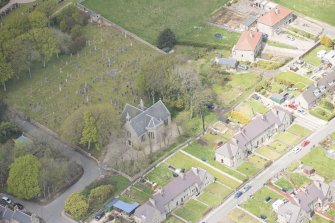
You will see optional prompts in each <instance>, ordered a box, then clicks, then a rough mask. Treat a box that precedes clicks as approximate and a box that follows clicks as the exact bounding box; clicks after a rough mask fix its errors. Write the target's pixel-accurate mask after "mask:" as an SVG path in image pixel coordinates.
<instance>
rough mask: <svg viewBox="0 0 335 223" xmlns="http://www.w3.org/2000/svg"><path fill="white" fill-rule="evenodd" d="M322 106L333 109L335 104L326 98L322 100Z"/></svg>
mask: <svg viewBox="0 0 335 223" xmlns="http://www.w3.org/2000/svg"><path fill="white" fill-rule="evenodd" d="M321 106H322V107H324V108H325V109H328V110H333V109H334V105H333V104H332V103H331V102H329V101H326V100H322V102H321Z"/></svg>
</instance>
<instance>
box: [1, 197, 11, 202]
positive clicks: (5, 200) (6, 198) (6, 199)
mask: <svg viewBox="0 0 335 223" xmlns="http://www.w3.org/2000/svg"><path fill="white" fill-rule="evenodd" d="M1 200H2V201H4V202H6V203H7V204H11V203H12V200H11V199H9V198H8V197H6V196H3V197H2V198H1Z"/></svg>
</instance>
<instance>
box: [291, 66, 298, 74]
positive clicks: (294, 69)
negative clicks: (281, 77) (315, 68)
mask: <svg viewBox="0 0 335 223" xmlns="http://www.w3.org/2000/svg"><path fill="white" fill-rule="evenodd" d="M290 70H291V71H294V72H296V71H298V70H299V68H298V67H297V66H294V65H292V66H290Z"/></svg>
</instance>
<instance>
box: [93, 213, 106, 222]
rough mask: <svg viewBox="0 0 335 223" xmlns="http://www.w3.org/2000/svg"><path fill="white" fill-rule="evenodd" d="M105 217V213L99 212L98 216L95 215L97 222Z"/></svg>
mask: <svg viewBox="0 0 335 223" xmlns="http://www.w3.org/2000/svg"><path fill="white" fill-rule="evenodd" d="M104 216H105V212H104V211H99V212H98V213H97V214H96V215H95V217H94V218H95V220H97V221H99V220H100V219H101V218H103V217H104Z"/></svg>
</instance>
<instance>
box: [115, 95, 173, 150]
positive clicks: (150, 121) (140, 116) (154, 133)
mask: <svg viewBox="0 0 335 223" xmlns="http://www.w3.org/2000/svg"><path fill="white" fill-rule="evenodd" d="M121 121H122V123H123V127H124V129H125V131H126V138H127V145H128V146H135V147H136V146H141V145H148V144H149V143H152V144H156V143H159V142H161V141H163V140H164V139H165V138H167V137H169V133H168V131H167V130H168V128H169V126H170V124H171V114H170V112H169V110H168V109H167V108H166V106H165V105H164V103H163V102H162V101H161V100H159V101H157V102H156V103H155V104H153V105H152V106H151V107H149V108H146V107H145V106H144V104H143V101H142V100H141V102H140V105H139V106H137V107H135V106H132V105H129V104H126V106H125V107H124V109H123V112H122V114H121Z"/></svg>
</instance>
